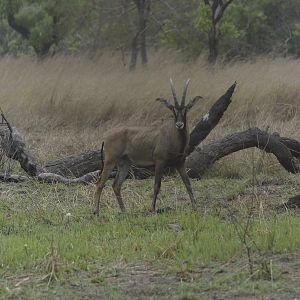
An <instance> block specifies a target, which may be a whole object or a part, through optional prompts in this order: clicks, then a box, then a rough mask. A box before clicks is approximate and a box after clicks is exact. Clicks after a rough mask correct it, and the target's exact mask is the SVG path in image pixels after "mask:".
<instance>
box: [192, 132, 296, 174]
mask: <svg viewBox="0 0 300 300" xmlns="http://www.w3.org/2000/svg"><path fill="white" fill-rule="evenodd" d="M281 141H282V138H280V136H279V135H278V134H270V133H267V132H265V131H262V130H260V129H259V128H250V129H248V130H246V131H243V132H238V133H234V134H231V135H228V136H226V137H224V138H223V139H221V140H218V141H213V142H210V143H209V144H207V145H203V146H198V147H197V148H196V149H195V151H194V152H193V153H191V154H190V155H189V156H188V158H187V169H188V175H189V176H190V177H192V178H201V177H202V176H203V174H204V173H205V172H206V171H207V170H208V169H209V168H210V167H211V165H212V164H213V163H215V162H216V161H217V160H219V159H220V158H223V157H225V156H227V155H229V154H231V153H234V152H237V151H240V150H244V149H247V148H251V147H257V148H259V149H261V150H263V151H265V152H268V153H273V154H274V155H275V156H276V158H277V159H278V162H279V163H280V164H281V165H282V166H283V167H284V168H285V169H286V170H287V171H288V172H290V173H299V172H300V164H299V163H298V162H297V160H296V158H295V157H294V156H293V154H296V152H295V151H293V152H291V151H290V150H289V148H288V147H287V146H286V145H285V144H284V143H283V142H281ZM283 141H284V142H285V143H286V144H295V143H294V142H297V141H295V140H292V139H287V138H283Z"/></svg>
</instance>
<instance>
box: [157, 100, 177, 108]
mask: <svg viewBox="0 0 300 300" xmlns="http://www.w3.org/2000/svg"><path fill="white" fill-rule="evenodd" d="M156 101H159V102H161V103H162V104H164V105H165V106H166V107H167V108H168V109H170V110H172V111H173V109H174V106H173V105H172V104H171V103H170V102H169V101H168V100H166V99H164V98H156Z"/></svg>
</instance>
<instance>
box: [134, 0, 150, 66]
mask: <svg viewBox="0 0 300 300" xmlns="http://www.w3.org/2000/svg"><path fill="white" fill-rule="evenodd" d="M134 3H135V5H136V7H137V10H138V25H137V32H136V34H135V35H134V37H133V39H132V41H131V60H130V64H129V70H131V71H132V70H134V69H135V67H136V63H137V57H138V52H139V50H140V51H141V60H142V65H144V66H145V65H147V63H148V57H147V43H146V24H147V17H148V14H149V11H150V0H134Z"/></svg>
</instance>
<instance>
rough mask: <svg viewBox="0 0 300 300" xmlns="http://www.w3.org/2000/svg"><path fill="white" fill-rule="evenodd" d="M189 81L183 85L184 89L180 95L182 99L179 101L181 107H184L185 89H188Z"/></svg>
mask: <svg viewBox="0 0 300 300" xmlns="http://www.w3.org/2000/svg"><path fill="white" fill-rule="evenodd" d="M190 80H191V79H190V78H189V79H188V80H187V81H186V83H185V87H184V90H183V94H182V99H181V107H184V105H185V98H186V94H187V89H188V86H189V83H190Z"/></svg>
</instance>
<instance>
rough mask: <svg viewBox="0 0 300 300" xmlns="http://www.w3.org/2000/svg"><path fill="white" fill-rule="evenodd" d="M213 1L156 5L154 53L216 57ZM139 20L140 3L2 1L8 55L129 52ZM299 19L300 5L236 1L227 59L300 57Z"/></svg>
mask: <svg viewBox="0 0 300 300" xmlns="http://www.w3.org/2000/svg"><path fill="white" fill-rule="evenodd" d="M226 1H228V0H224V1H221V0H220V1H219V3H221V2H222V3H223V2H224V3H225V2H226ZM207 2H209V3H210V4H212V3H213V2H214V1H212V0H209V1H203V0H191V1H180V0H172V1H170V0H157V1H151V10H150V13H149V16H148V18H147V24H146V27H145V31H146V33H147V36H146V39H147V47H148V48H152V49H157V48H172V49H176V50H178V51H181V52H182V53H183V54H184V55H186V56H188V57H197V56H199V55H200V54H202V53H204V54H205V53H208V52H209V43H208V35H209V32H210V31H211V29H212V22H211V20H212V10H211V9H210V8H209V6H208V5H206V3H207ZM216 2H218V1H216ZM138 17H139V14H138V10H137V7H136V5H135V2H134V1H133V0H72V1H59V0H2V1H1V2H0V54H1V55H4V54H13V55H20V54H29V55H37V56H43V55H48V54H52V53H56V52H62V53H71V54H74V53H79V52H81V51H95V52H99V51H105V50H109V51H122V53H126V52H128V53H129V52H130V50H131V44H132V39H133V37H134V34H136V32H137V26H138ZM299 20H300V1H299V0H251V1H249V0H233V1H232V3H231V4H230V6H229V7H228V8H227V9H226V12H225V13H224V14H223V16H222V20H221V21H220V22H219V23H218V27H217V29H218V52H219V56H220V57H223V58H225V59H232V58H244V57H249V56H255V55H263V54H270V53H271V54H276V55H284V56H293V57H299V55H300V21H299Z"/></svg>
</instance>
